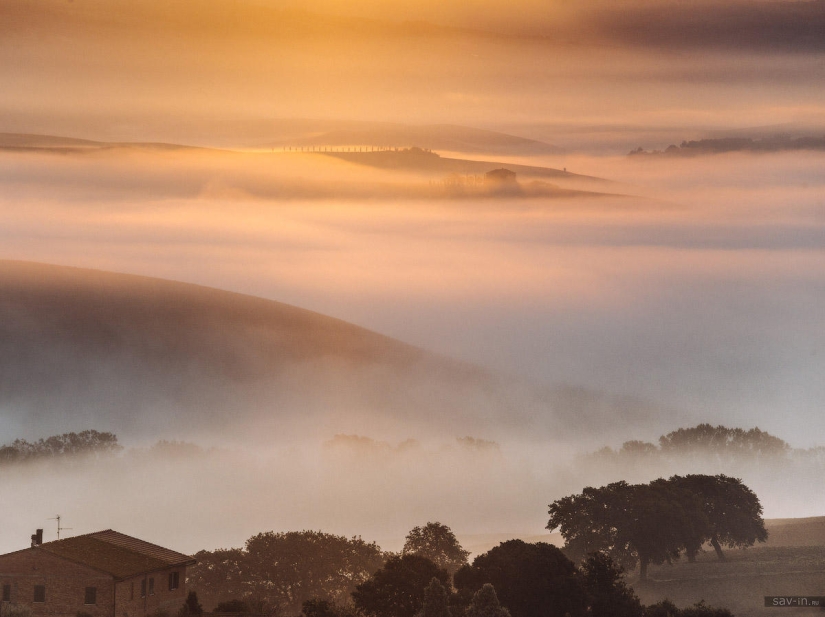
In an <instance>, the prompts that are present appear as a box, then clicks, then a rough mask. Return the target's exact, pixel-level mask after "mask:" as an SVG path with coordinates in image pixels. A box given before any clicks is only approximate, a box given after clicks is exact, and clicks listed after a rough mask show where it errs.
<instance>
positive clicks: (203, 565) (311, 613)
mask: <svg viewBox="0 0 825 617" xmlns="http://www.w3.org/2000/svg"><path fill="white" fill-rule="evenodd" d="M230 553H231V556H230ZM196 557H197V559H198V565H197V566H195V567H194V568H193V570H192V573H191V574H192V576H191V578H190V581H189V584H190V585H191V586H193V587H195V588H197V589H198V590H199V592H201V593H202V596H203V597H204V598H211V599H212V603H213V605H214V606H215V609H214V610H215V612H217V613H259V614H261V613H265V614H276V615H296V614H298V613H299V612H300V615H301V617H566V616H567V617H584V616H589V617H608V616H610V617H664V616H665V615H667V616H668V617H730V613H729V612H728V611H726V610H724V609H713V608H709V607H705V606H697V607H693V608H689V609H682V610H680V609H677V608H676V607H675V606H673V605H672V604H669V603H663V604H657V605H654V606H649V607H644V606H643V605H642V604H641V602H640V601H639V599H638V597H637V596H636V595H635V593H634V592H633V590H632V589H631V588H630V587H628V586H627V585H626V584H625V582H624V580H623V577H622V569H621V567H620V566H618V565H616V564H615V562H614V560H613V559H612V557H610V556H609V555H608V554H607V553H604V552H601V553H593V554H591V555H588V556H586V558H585V559H584V560H583V561H582V563H581V564H580V565H578V566H577V565H576V564H575V563H574V562H573V561H571V560H570V559H569V558H568V557H567V556H566V555H565V554H564V552H563V551H562V550H560V549H558V548H557V547H555V546H552V545H550V544H546V543H541V542H539V543H535V544H528V543H526V542H523V541H521V540H510V541H508V542H503V543H502V544H500V545H499V546H497V547H495V548H493V549H492V550H490V551H488V552H487V553H484V554H483V555H479V556H478V557H476V558H475V559H474V560H473V562H472V564H470V563H469V562H468V559H467V558H468V552H467V551H466V550H464V549H463V548H462V547H461V545H460V544H459V542H458V540H457V539H456V537H455V535H454V534H453V532H452V531H451V530H450V528H449V527H447V526H446V525H443V524H441V523H432V522H431V523H427V525H425V526H423V527H415V528H414V529H413V530H412V531H410V533H409V535H408V536H407V539H406V542H405V544H404V548H403V550H402V551H401V552H400V553H398V554H392V553H382V552H381V551H380V550H379V549H378V547H377V546H376V545H374V544H366V543H364V542H363V541H362V540H361V539H360V538H351V539H347V538H343V537H340V536H333V535H330V534H324V533H321V532H315V531H304V532H292V533H277V534H276V533H271V532H270V533H265V534H259V535H257V536H254V537H253V538H250V540H249V541H248V542H247V544H246V547H245V548H244V549H238V550H234V549H233V550H232V551H213V552H207V551H202V552H200V553H198V554H197V555H196ZM370 566H374V567H373V568H372V569H371V567H370ZM218 598H220V600H219V601H217V602H216V600H217V599H218ZM205 602H206V603H207V605H209V602H208V601H206V600H205ZM663 607H664V608H663ZM660 609H661V610H660ZM662 611H665V612H662ZM691 611H693V612H691ZM696 611H698V612H696ZM191 614H192V613H187V615H191ZM187 615H183V614H181V615H180V616H179V617H187Z"/></svg>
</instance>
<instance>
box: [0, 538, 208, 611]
mask: <svg viewBox="0 0 825 617" xmlns="http://www.w3.org/2000/svg"><path fill="white" fill-rule="evenodd" d="M42 537H43V534H42V530H38V534H35V535H34V536H32V546H31V548H26V549H23V550H21V551H15V552H13V553H7V554H5V555H0V588H2V604H0V617H2V615H4V614H5V613H6V611H8V609H9V607H10V606H11V605H17V606H25V607H28V608H29V609H30V610H31V614H32V617H41V616H42V617H76V615H77V614H78V613H87V614H89V615H92V617H143V616H144V615H149V614H151V613H156V612H158V611H167V612H169V613H170V614H171V615H173V616H174V615H176V614H177V612H178V610H179V609H180V607H181V606H182V605H183V603H184V601H185V600H186V568H187V566H190V565H193V564H194V563H195V560H194V559H192V557H190V556H188V555H184V554H182V553H177V552H175V551H172V550H169V549H167V548H163V547H160V546H157V545H155V544H150V543H149V542H144V541H143V540H138V539H137V538H133V537H131V536H127V535H125V534H122V533H118V532H117V531H112V530H111V529H107V530H106V531H99V532H97V533H90V534H86V535H82V536H75V537H73V538H67V539H65V540H57V541H55V542H46V543H45V544H44V543H42Z"/></svg>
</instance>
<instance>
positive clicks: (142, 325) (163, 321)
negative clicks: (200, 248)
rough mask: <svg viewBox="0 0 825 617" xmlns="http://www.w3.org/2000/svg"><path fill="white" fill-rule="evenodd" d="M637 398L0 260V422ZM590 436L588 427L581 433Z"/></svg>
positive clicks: (461, 428) (130, 424) (509, 408)
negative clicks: (540, 384)
mask: <svg viewBox="0 0 825 617" xmlns="http://www.w3.org/2000/svg"><path fill="white" fill-rule="evenodd" d="M660 412H661V408H659V407H657V406H656V405H655V404H652V403H650V402H648V401H643V400H634V401H633V402H632V404H629V403H628V400H627V397H618V396H612V395H610V394H606V393H600V392H594V391H589V390H586V389H583V388H572V387H568V386H563V385H560V386H558V387H554V388H547V387H545V388H536V387H534V386H532V385H530V384H528V383H525V382H522V381H520V380H518V379H517V378H512V377H510V378H508V377H504V376H499V375H494V374H491V373H490V372H488V371H487V370H485V369H483V368H481V367H478V366H474V365H472V364H467V363H464V362H460V361H457V360H452V359H449V358H445V357H442V356H439V355H436V354H433V353H429V352H427V351H424V350H422V349H419V348H416V347H413V346H411V345H407V344H404V343H402V342H400V341H397V340H394V339H392V338H389V337H386V336H382V335H380V334H378V333H375V332H372V331H369V330H366V329H364V328H361V327H358V326H355V325H353V324H350V323H347V322H344V321H340V320H338V319H334V318H332V317H327V316H324V315H321V314H318V313H314V312H312V311H308V310H304V309H301V308H297V307H294V306H290V305H287V304H282V303H279V302H274V301H271V300H265V299H262V298H256V297H252V296H247V295H242V294H237V293H231V292H226V291H221V290H217V289H212V288H207V287H201V286H197V285H192V284H186V283H179V282H174V281H167V280H161V279H155V278H148V277H142V276H135V275H126V274H115V273H109V272H102V271H97V270H84V269H78V268H70V267H63V266H53V265H45V264H37V263H28V262H20V261H0V431H2V434H3V436H4V437H5V438H6V439H14V438H16V437H32V436H35V437H39V436H43V435H48V434H55V433H60V432H64V431H69V430H83V429H86V428H95V429H97V430H109V431H113V432H116V433H117V434H118V435H120V436H123V437H125V438H127V439H130V438H153V439H156V438H158V437H164V438H186V439H198V438H204V439H209V438H211V437H214V436H215V435H220V437H221V439H222V440H224V441H226V440H230V439H233V438H237V439H241V440H247V439H253V440H254V439H262V440H273V439H274V440H278V439H282V438H295V437H296V436H303V437H306V438H313V439H317V438H319V437H321V438H328V437H330V436H331V435H334V434H336V433H360V434H366V435H374V436H387V435H393V436H399V437H402V438H407V437H410V436H427V435H433V434H437V435H448V436H450V438H452V437H454V436H456V435H458V436H460V435H468V434H470V435H474V436H478V437H485V438H503V436H505V435H516V434H520V435H522V436H530V437H531V438H542V437H545V438H546V437H550V436H555V437H561V436H563V435H564V433H565V431H567V430H576V429H577V427H580V426H581V424H582V423H583V422H584V423H588V424H590V425H596V424H598V425H599V426H600V427H601V428H602V429H603V431H605V432H611V431H616V430H621V429H620V427H622V426H626V425H628V424H629V422H630V421H633V422H637V421H639V420H640V419H641V420H644V421H648V420H652V419H653V418H656V417H657V416H658V415H659V414H660ZM598 438H599V436H598V435H596V434H595V433H594V439H598Z"/></svg>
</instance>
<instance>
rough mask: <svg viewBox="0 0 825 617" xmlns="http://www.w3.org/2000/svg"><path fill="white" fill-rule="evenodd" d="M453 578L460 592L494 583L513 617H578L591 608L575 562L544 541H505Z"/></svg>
mask: <svg viewBox="0 0 825 617" xmlns="http://www.w3.org/2000/svg"><path fill="white" fill-rule="evenodd" d="M453 578H454V584H455V586H456V588H457V589H458V590H459V592H460V593H461V592H464V593H466V592H467V591H470V592H474V591H475V590H478V589H479V588H481V587H482V586H483V585H484V584H485V583H490V584H492V585H493V587H494V588H495V589H496V592H497V595H498V599H499V600H500V601H501V605H502V606H504V607H506V608H507V609H508V610H509V611H510V613H511V614H512V617H564V616H565V614H567V613H569V614H570V617H576V616H578V615H584V614H585V611H586V609H587V594H586V592H585V589H584V587H583V586H582V582H581V580H580V578H579V576H578V575H577V572H576V566H575V564H573V562H572V561H570V560H569V559H568V558H567V557H565V556H564V554H563V553H562V552H561V551H560V550H559V549H558V548H556V547H555V546H553V545H551V544H546V543H544V542H537V543H535V544H528V543H527V542H523V541H521V540H509V541H507V542H502V543H501V544H499V545H498V546H497V547H495V548H493V549H491V550H489V551H488V552H486V553H484V554H483V555H479V556H478V557H476V558H475V559H474V560H473V563H472V565H469V566H464V567H463V568H461V569H460V570H458V571H457V572H456V573H455V576H454V577H453Z"/></svg>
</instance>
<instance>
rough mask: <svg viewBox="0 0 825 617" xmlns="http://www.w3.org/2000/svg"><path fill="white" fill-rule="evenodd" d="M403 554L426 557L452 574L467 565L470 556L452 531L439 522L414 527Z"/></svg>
mask: <svg viewBox="0 0 825 617" xmlns="http://www.w3.org/2000/svg"><path fill="white" fill-rule="evenodd" d="M401 553H402V554H403V555H420V556H421V557H426V558H427V559H429V560H430V561H432V562H433V563H434V564H435V565H437V566H438V567H439V568H443V569H444V570H447V572H449V573H450V574H452V573H453V572H455V571H456V570H458V569H459V568H460V567H461V566H463V565H466V564H467V556H468V555H469V554H470V553H469V551H465V550H464V549H463V548H462V547H461V544H459V543H458V540H457V539H456V537H455V534H454V533H453V532H452V530H451V529H450V528H449V527H447V526H446V525H442V524H441V523H438V522H436V523H427V524H426V525H424V527H413V528H412V530H411V531H410V533H409V534H407V541H406V542H405V543H404V548H403V549H402V551H401Z"/></svg>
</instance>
